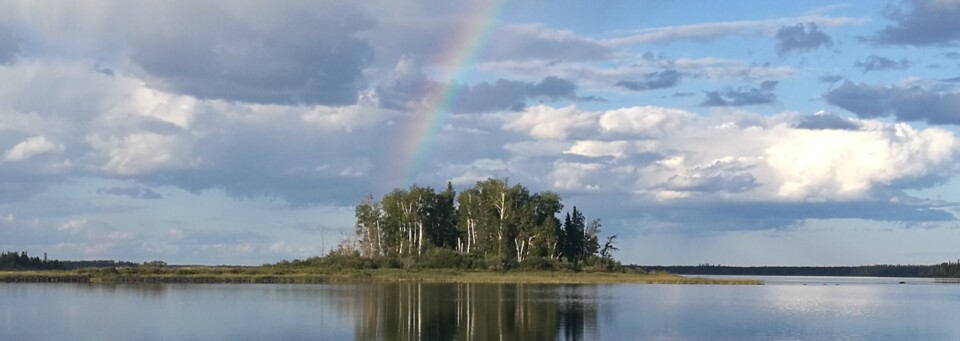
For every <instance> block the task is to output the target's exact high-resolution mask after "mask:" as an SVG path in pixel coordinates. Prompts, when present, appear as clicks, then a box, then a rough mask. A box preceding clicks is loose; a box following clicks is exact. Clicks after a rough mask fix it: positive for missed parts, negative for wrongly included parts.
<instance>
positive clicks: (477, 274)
mask: <svg viewBox="0 0 960 341" xmlns="http://www.w3.org/2000/svg"><path fill="white" fill-rule="evenodd" d="M4 282H5V283H11V282H14V283H382V282H424V283H518V284H521V283H522V284H617V283H636V284H719V285H759V284H763V282H761V281H758V280H751V279H725V278H698V277H682V276H677V275H672V274H664V273H649V274H638V273H609V272H561V271H544V272H540V271H507V272H494V271H463V270H441V269H431V270H400V269H373V270H336V271H308V270H304V271H297V270H289V269H276V270H274V269H269V270H264V269H260V268H231V267H203V268H159V269H149V270H146V271H145V270H143V269H122V268H121V269H112V268H110V269H83V270H69V271H58V270H54V271H3V272H0V283H4Z"/></svg>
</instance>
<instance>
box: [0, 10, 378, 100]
mask: <svg viewBox="0 0 960 341" xmlns="http://www.w3.org/2000/svg"><path fill="white" fill-rule="evenodd" d="M5 12H7V13H5V15H4V17H5V18H6V19H7V20H8V21H9V22H14V23H19V24H21V25H19V26H18V29H19V30H22V31H23V33H22V36H28V37H30V44H29V45H28V46H21V48H23V49H29V50H25V51H22V52H23V53H25V54H27V53H29V54H31V55H38V56H44V55H48V54H52V55H59V56H63V55H69V56H76V55H81V56H89V58H94V61H95V62H97V63H98V64H101V65H100V66H99V69H101V70H111V71H112V72H125V73H128V74H138V75H139V76H141V77H142V78H143V79H142V81H144V82H145V83H147V84H148V85H149V86H150V87H151V88H154V89H159V90H163V91H165V92H172V93H176V94H185V95H189V96H193V97H196V98H201V99H220V100H226V101H240V102H248V103H283V104H325V105H348V104H353V103H355V102H356V100H357V92H358V91H359V90H361V89H362V88H364V85H365V84H364V81H363V75H362V71H364V69H365V68H366V66H367V65H369V63H370V61H371V60H372V57H373V48H372V47H371V46H370V45H369V43H368V42H367V41H366V40H364V39H362V38H361V37H360V36H359V35H360V33H362V32H363V31H365V30H367V29H369V28H370V27H371V26H373V25H375V21H374V20H372V19H370V18H368V17H367V15H366V14H365V13H364V12H363V11H362V10H361V9H359V8H356V6H355V5H353V4H347V3H343V2H339V1H326V0H324V1H320V2H317V3H311V2H302V1H291V2H284V3H283V4H282V5H267V4H263V3H258V2H255V1H221V0H201V1H191V2H136V3H130V2H126V1H100V2H97V3H96V4H95V5H92V4H79V3H69V4H61V5H58V6H48V5H47V4H41V3H36V2H18V3H14V4H11V5H10V6H6V8H5ZM78 14H79V15H78ZM51 18H54V19H51ZM211 18H216V19H211ZM47 20H53V21H55V22H56V24H51V25H37V24H36V23H38V22H45V21H47ZM94 56H96V57H94ZM53 59H55V60H59V59H60V58H53Z"/></svg>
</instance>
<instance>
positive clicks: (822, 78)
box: [817, 75, 843, 84]
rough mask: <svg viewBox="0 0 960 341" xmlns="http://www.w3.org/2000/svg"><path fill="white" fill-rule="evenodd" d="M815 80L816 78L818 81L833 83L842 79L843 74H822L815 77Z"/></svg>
mask: <svg viewBox="0 0 960 341" xmlns="http://www.w3.org/2000/svg"><path fill="white" fill-rule="evenodd" d="M817 80H818V81H821V82H823V83H829V84H833V83H836V82H839V81H841V80H843V76H840V75H823V76H820V77H817Z"/></svg>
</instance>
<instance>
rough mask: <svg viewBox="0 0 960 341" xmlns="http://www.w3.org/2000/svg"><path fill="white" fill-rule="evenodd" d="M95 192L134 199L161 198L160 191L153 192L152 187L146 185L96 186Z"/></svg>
mask: <svg viewBox="0 0 960 341" xmlns="http://www.w3.org/2000/svg"><path fill="white" fill-rule="evenodd" d="M97 193H100V194H109V195H119V196H126V197H131V198H134V199H161V198H163V196H162V195H160V193H157V192H154V191H153V190H152V189H149V188H146V187H110V188H98V189H97Z"/></svg>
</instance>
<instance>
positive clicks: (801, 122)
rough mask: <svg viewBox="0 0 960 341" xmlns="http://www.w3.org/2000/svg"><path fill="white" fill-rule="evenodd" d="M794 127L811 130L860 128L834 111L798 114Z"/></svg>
mask: <svg viewBox="0 0 960 341" xmlns="http://www.w3.org/2000/svg"><path fill="white" fill-rule="evenodd" d="M794 127H796V128H799V129H811V130H827V129H834V130H857V129H860V124H858V123H857V122H854V121H851V120H848V119H846V118H843V117H840V116H837V115H836V114H834V113H830V112H818V113H816V114H814V115H804V116H800V117H799V118H798V119H797V122H796V124H795V125H794Z"/></svg>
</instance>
